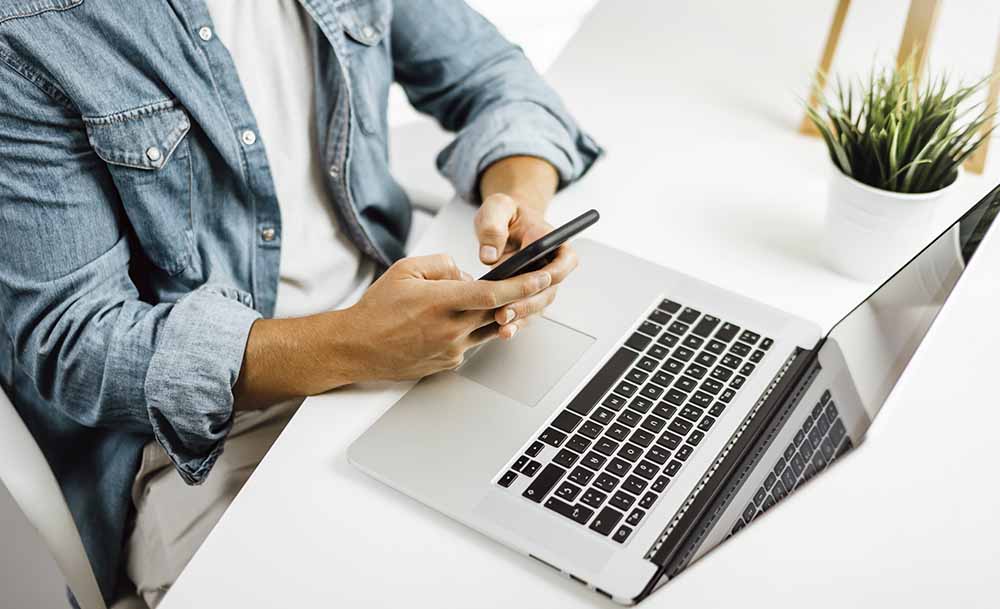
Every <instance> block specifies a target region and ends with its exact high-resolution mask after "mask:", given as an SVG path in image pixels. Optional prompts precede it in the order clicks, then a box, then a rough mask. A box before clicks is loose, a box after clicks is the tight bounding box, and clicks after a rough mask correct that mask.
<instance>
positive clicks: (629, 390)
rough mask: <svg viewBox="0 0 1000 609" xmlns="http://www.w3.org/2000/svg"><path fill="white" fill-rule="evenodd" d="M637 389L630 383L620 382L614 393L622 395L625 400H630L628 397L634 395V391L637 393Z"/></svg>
mask: <svg viewBox="0 0 1000 609" xmlns="http://www.w3.org/2000/svg"><path fill="white" fill-rule="evenodd" d="M638 389H639V388H638V387H637V386H635V385H633V384H632V383H630V382H628V381H622V382H620V383H618V386H617V387H615V393H617V394H619V395H623V396H625V397H627V398H630V397H632V394H634V393H635V392H636V391H638Z"/></svg>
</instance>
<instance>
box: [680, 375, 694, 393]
mask: <svg viewBox="0 0 1000 609" xmlns="http://www.w3.org/2000/svg"><path fill="white" fill-rule="evenodd" d="M697 386H698V381H696V380H694V379H693V378H691V377H687V376H682V377H681V378H679V379H677V382H676V383H674V387H676V388H677V389H680V390H681V391H685V392H687V393H691V392H692V391H694V390H695V388H696V387H697Z"/></svg>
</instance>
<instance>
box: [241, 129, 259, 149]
mask: <svg viewBox="0 0 1000 609" xmlns="http://www.w3.org/2000/svg"><path fill="white" fill-rule="evenodd" d="M240 139H241V140H242V141H243V143H244V144H246V145H247V146H253V145H254V143H255V142H256V141H257V134H256V133H254V132H253V131H252V130H250V129H247V130H246V131H244V132H243V133H241V134H240Z"/></svg>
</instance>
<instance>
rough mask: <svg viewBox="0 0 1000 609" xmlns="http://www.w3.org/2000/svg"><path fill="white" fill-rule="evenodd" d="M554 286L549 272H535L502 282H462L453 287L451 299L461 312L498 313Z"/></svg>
mask: <svg viewBox="0 0 1000 609" xmlns="http://www.w3.org/2000/svg"><path fill="white" fill-rule="evenodd" d="M551 284H552V275H550V274H549V273H548V272H547V271H533V272H531V273H525V274H523V275H516V276H514V277H511V278H510V279H504V280H502V281H463V282H461V283H456V284H453V286H452V294H450V299H451V302H452V304H453V306H454V307H455V308H456V309H458V310H462V311H473V310H483V309H496V308H499V307H502V306H504V305H507V304H510V303H512V302H515V301H518V300H523V299H525V298H528V297H530V296H534V295H535V294H537V293H538V292H541V291H542V290H544V289H545V288H547V287H549V286H550V285H551Z"/></svg>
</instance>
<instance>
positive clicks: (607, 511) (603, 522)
mask: <svg viewBox="0 0 1000 609" xmlns="http://www.w3.org/2000/svg"><path fill="white" fill-rule="evenodd" d="M621 519H622V513H621V512H619V511H618V510H615V509H614V508H610V507H606V508H604V509H603V510H601V511H600V513H599V514H597V516H595V517H594V521H593V522H591V523H590V529H591V530H593V531H597V532H598V533H600V534H601V535H607V534H608V533H610V532H611V529H613V528H615V525H616V524H618V521H619V520H621Z"/></svg>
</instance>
